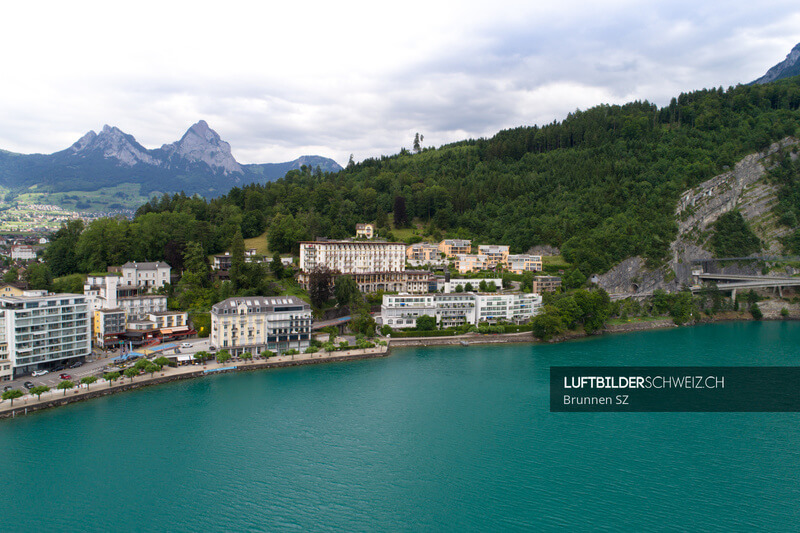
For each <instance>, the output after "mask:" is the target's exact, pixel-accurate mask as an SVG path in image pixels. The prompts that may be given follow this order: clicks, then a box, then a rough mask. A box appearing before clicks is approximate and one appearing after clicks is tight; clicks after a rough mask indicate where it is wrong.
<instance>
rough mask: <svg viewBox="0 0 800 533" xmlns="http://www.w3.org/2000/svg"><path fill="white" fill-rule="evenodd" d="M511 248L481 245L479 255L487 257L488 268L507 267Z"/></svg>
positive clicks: (497, 245) (498, 245)
mask: <svg viewBox="0 0 800 533" xmlns="http://www.w3.org/2000/svg"><path fill="white" fill-rule="evenodd" d="M508 250H509V247H508V246H505V245H500V244H481V245H479V246H478V255H484V256H486V268H494V267H496V266H497V265H505V263H506V259H507V258H508Z"/></svg>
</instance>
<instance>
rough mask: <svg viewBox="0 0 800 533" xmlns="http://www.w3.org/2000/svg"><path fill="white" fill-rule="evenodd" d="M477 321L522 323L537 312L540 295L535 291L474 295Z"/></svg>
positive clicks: (540, 300) (540, 299)
mask: <svg viewBox="0 0 800 533" xmlns="http://www.w3.org/2000/svg"><path fill="white" fill-rule="evenodd" d="M476 298H477V308H478V312H477V314H478V322H488V323H489V324H496V323H497V322H501V321H502V322H512V323H514V324H522V323H524V322H527V321H528V320H530V319H531V318H532V317H534V316H535V315H536V314H538V313H539V311H540V310H541V307H542V297H541V296H540V295H538V294H535V293H521V292H515V293H485V294H484V293H481V294H477V295H476Z"/></svg>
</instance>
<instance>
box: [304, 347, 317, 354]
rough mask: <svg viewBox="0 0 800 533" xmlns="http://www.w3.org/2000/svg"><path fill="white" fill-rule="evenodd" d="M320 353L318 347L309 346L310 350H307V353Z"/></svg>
mask: <svg viewBox="0 0 800 533" xmlns="http://www.w3.org/2000/svg"><path fill="white" fill-rule="evenodd" d="M318 351H319V348H317V347H316V346H309V347H308V348H306V351H305V353H317V352H318Z"/></svg>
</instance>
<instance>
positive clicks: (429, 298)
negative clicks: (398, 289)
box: [381, 292, 542, 329]
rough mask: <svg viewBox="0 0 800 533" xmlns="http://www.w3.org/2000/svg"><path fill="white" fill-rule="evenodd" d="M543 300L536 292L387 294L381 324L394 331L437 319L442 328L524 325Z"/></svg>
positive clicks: (538, 308) (539, 307)
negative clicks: (422, 318) (426, 318)
mask: <svg viewBox="0 0 800 533" xmlns="http://www.w3.org/2000/svg"><path fill="white" fill-rule="evenodd" d="M541 306H542V297H541V296H540V295H538V294H534V293H528V294H525V293H473V292H464V293H457V292H453V293H447V294H429V295H412V294H398V295H385V296H384V297H383V304H382V305H381V324H382V325H388V326H390V327H392V328H396V329H403V328H413V327H416V325H417V318H418V317H420V316H423V315H428V316H432V317H435V318H436V324H437V326H439V327H442V328H449V327H457V326H460V325H462V324H472V325H477V324H478V323H479V322H488V323H490V324H494V323H497V322H499V321H505V322H512V323H515V324H522V323H525V322H527V321H528V320H530V319H531V318H533V317H534V316H535V315H536V314H538V313H539V311H540V310H541Z"/></svg>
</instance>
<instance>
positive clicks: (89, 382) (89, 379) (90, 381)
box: [81, 376, 97, 391]
mask: <svg viewBox="0 0 800 533" xmlns="http://www.w3.org/2000/svg"><path fill="white" fill-rule="evenodd" d="M81 383H82V384H83V385H86V390H87V391H88V390H89V387H91V385H92V384H93V383H97V376H86V377H82V378H81Z"/></svg>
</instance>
